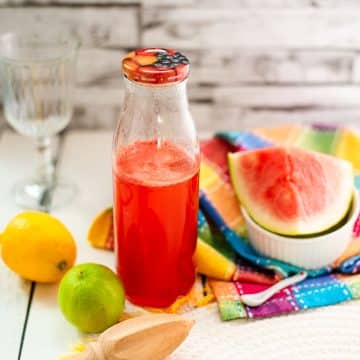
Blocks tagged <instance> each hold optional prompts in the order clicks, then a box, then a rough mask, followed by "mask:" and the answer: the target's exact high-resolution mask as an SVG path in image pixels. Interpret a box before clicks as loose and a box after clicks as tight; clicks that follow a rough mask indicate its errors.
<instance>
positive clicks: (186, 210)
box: [114, 141, 199, 307]
mask: <svg viewBox="0 0 360 360" xmlns="http://www.w3.org/2000/svg"><path fill="white" fill-rule="evenodd" d="M121 174H126V175H121ZM198 182H199V171H198V164H197V162H195V161H194V160H192V159H191V158H190V157H189V156H187V154H186V153H185V152H184V151H182V150H181V149H179V148H177V147H176V146H175V145H173V144H171V143H170V142H167V143H165V144H162V146H161V147H160V148H157V144H156V142H153V141H149V142H138V143H135V144H133V145H130V146H129V147H127V148H125V149H123V151H122V152H121V154H120V155H119V156H118V158H117V159H116V162H115V164H114V192H115V193H114V198H115V226H116V227H115V232H116V235H117V239H118V241H117V242H116V246H117V264H118V272H119V274H121V278H122V281H123V283H124V286H125V289H126V293H127V296H128V298H129V300H130V301H132V302H133V303H135V304H141V305H145V306H146V305H147V306H154V307H166V306H169V305H170V304H171V303H173V302H174V301H175V300H176V298H177V297H178V296H180V295H185V294H186V293H187V292H188V291H189V289H190V288H191V286H192V284H193V282H194V279H195V269H194V264H193V254H194V251H195V246H196V239H197V210H198Z"/></svg>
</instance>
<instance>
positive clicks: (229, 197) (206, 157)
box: [90, 125, 360, 320]
mask: <svg viewBox="0 0 360 360" xmlns="http://www.w3.org/2000/svg"><path fill="white" fill-rule="evenodd" d="M275 144H277V145H278V144H282V145H295V146H300V147H304V148H307V149H312V150H315V151H320V152H324V153H327V154H331V155H334V156H338V157H341V158H343V159H346V160H349V161H350V162H352V164H353V166H354V169H355V174H356V177H355V184H356V186H357V187H358V189H359V190H360V135H359V134H358V133H357V132H356V131H355V130H352V129H347V128H337V127H330V126H323V125H312V126H300V125H285V126H278V127H272V128H261V129H254V130H253V131H241V132H222V133H218V134H217V135H216V136H215V137H214V138H212V139H210V140H208V141H204V142H203V143H202V146H201V148H202V163H201V170H200V189H201V193H200V211H199V216H198V242H197V248H196V253H195V262H196V265H197V269H198V272H199V273H200V274H203V275H205V276H206V277H207V280H205V277H204V276H202V277H199V278H198V281H197V283H196V284H195V286H194V289H193V291H192V292H191V293H190V296H189V299H190V303H191V306H188V304H186V299H185V300H184V299H183V300H181V301H180V302H179V304H180V306H174V307H172V309H175V310H176V309H180V311H181V309H184V308H185V309H189V308H192V307H194V306H198V305H199V304H206V303H207V300H208V299H211V298H212V296H211V295H212V294H209V291H211V290H210V288H211V289H212V291H213V295H215V298H216V301H217V303H218V306H219V311H220V316H221V318H222V319H223V320H231V319H236V318H261V317H266V316H273V315H279V314H283V313H290V312H295V311H299V310H302V309H307V308H313V307H320V306H325V305H331V304H336V303H339V302H343V301H347V300H350V299H355V298H360V220H358V222H357V224H356V226H355V228H354V238H353V240H352V242H351V243H350V245H349V247H348V248H347V250H346V251H345V253H344V254H343V255H342V256H341V257H340V258H339V259H338V260H337V261H336V262H335V263H334V264H333V265H332V266H331V267H327V268H324V269H318V270H314V271H310V272H309V275H310V277H309V278H308V279H306V280H305V281H303V282H302V283H300V284H297V285H294V286H290V287H288V288H286V289H284V290H282V291H281V292H279V293H278V294H276V295H275V296H273V297H272V298H271V299H270V300H268V301H267V302H266V303H265V304H263V305H261V306H259V307H252V308H249V307H247V306H245V305H244V304H242V303H241V301H240V296H241V295H242V294H248V293H254V292H258V291H261V290H264V289H266V288H267V287H269V286H271V285H272V284H274V283H275V282H277V281H279V280H280V279H281V278H283V277H287V276H289V275H292V274H294V273H297V272H299V271H301V270H302V269H299V268H298V267H296V266H293V265H290V264H286V263H283V262H280V261H277V260H274V259H268V258H265V257H263V256H260V255H259V254H257V253H256V252H255V251H254V250H253V249H252V247H251V246H250V245H249V243H248V241H247V239H246V236H245V224H244V219H243V217H242V214H241V212H240V207H239V203H238V200H237V198H236V196H235V193H234V191H233V188H232V186H231V182H230V178H229V172H228V165H227V154H228V152H235V151H246V150H250V149H256V148H261V147H266V146H272V145H275ZM108 223H109V221H107V224H108ZM107 227H108V225H107ZM109 233H110V234H111V233H112V232H111V229H110V230H109ZM98 239H100V237H98ZM90 242H92V244H93V245H94V246H97V247H101V248H107V249H112V247H113V242H112V236H104V237H102V238H101V239H100V241H96V239H94V241H90ZM357 273H359V275H357ZM199 284H200V285H199ZM201 284H205V285H204V286H201ZM208 285H210V288H209V287H208ZM201 292H204V294H205V296H204V297H203V296H199V293H201ZM191 299H196V301H195V300H193V301H191ZM199 299H200V300H199ZM206 299H207V300H206ZM184 304H185V305H184Z"/></svg>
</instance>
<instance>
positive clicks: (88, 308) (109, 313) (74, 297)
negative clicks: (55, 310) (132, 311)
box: [58, 263, 125, 333]
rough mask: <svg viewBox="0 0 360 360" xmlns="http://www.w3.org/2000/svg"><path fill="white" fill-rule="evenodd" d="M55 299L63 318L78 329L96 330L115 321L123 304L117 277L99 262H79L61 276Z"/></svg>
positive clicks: (121, 290) (101, 329)
mask: <svg viewBox="0 0 360 360" xmlns="http://www.w3.org/2000/svg"><path fill="white" fill-rule="evenodd" d="M58 303H59V306H60V309H61V311H62V312H63V314H64V316H65V318H66V319H67V320H68V321H69V322H70V323H71V324H73V325H74V326H75V327H76V328H78V329H79V330H81V331H83V332H86V333H98V332H102V331H104V330H106V329H107V328H109V327H110V326H112V325H114V324H116V323H117V322H118V321H119V320H120V317H121V315H122V313H123V310H124V306H125V292H124V288H123V285H122V283H121V281H120V279H119V278H118V277H117V276H116V275H115V274H114V272H113V271H112V270H110V269H109V268H108V267H106V266H104V265H100V264H94V263H86V264H80V265H77V266H75V267H73V268H72V269H70V270H69V271H68V272H67V273H66V275H65V276H64V277H63V279H62V280H61V283H60V286H59V292H58Z"/></svg>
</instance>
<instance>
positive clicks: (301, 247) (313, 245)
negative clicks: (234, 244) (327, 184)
mask: <svg viewBox="0 0 360 360" xmlns="http://www.w3.org/2000/svg"><path fill="white" fill-rule="evenodd" d="M241 210H242V213H243V215H244V218H245V222H246V228H247V234H248V238H249V241H250V243H251V244H252V246H253V247H254V248H255V249H256V250H257V251H258V252H259V253H260V254H262V255H265V256H268V257H271V258H274V259H278V260H282V261H285V262H287V263H290V264H293V265H297V266H299V267H301V268H304V269H318V268H321V267H324V266H328V265H330V264H332V263H333V262H334V261H335V260H336V259H337V258H338V257H339V256H340V255H341V254H342V253H343V252H344V250H345V249H346V247H347V245H348V244H349V242H350V240H351V238H352V233H353V227H354V224H355V221H356V219H357V217H358V214H359V194H358V192H357V191H356V190H354V196H353V202H352V209H351V212H350V214H349V217H348V219H347V221H346V223H345V224H344V225H342V226H341V227H339V228H338V229H336V230H335V231H332V232H329V233H326V234H323V235H319V236H314V237H306V238H294V237H287V236H282V235H278V234H275V233H272V232H270V231H268V230H265V229H264V228H262V227H261V226H260V225H258V224H257V223H256V222H255V221H254V220H253V219H252V218H251V217H250V215H249V214H248V213H247V211H246V210H245V209H244V208H243V207H242V208H241Z"/></svg>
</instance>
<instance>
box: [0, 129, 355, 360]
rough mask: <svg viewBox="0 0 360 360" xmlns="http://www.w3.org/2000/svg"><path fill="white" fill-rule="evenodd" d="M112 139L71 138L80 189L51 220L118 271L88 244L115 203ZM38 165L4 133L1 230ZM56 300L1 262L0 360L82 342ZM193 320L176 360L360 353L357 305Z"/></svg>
mask: <svg viewBox="0 0 360 360" xmlns="http://www.w3.org/2000/svg"><path fill="white" fill-rule="evenodd" d="M111 137H112V135H111V133H110V132H101V131H97V132H70V133H69V134H68V135H67V136H66V138H65V140H64V142H63V147H62V150H61V151H62V156H61V161H60V163H59V164H58V166H59V173H60V175H61V176H63V177H66V178H68V179H70V180H73V181H74V182H76V184H77V185H78V187H79V192H78V195H77V197H76V199H75V200H74V201H73V202H72V203H71V204H70V205H68V206H67V207H66V208H63V209H61V210H58V211H54V212H53V214H54V215H55V216H56V217H58V218H59V219H60V220H61V221H63V222H64V223H65V224H66V225H67V226H68V228H69V229H70V230H71V232H72V233H73V235H74V237H75V238H76V240H77V245H78V259H77V262H78V263H81V262H85V261H94V262H98V263H103V264H105V265H108V266H110V267H112V268H113V265H114V256H113V254H112V253H110V252H106V251H101V250H96V249H93V248H91V247H90V246H89V245H88V243H87V241H86V232H87V229H88V226H89V224H90V221H91V220H92V218H93V217H94V215H95V214H96V213H97V212H98V211H99V210H101V209H103V208H105V207H106V206H108V205H109V204H110V203H111V193H112V188H111V166H110V156H111ZM34 163H35V154H34V149H33V146H32V143H31V141H30V140H28V139H25V138H23V137H21V136H19V135H15V134H12V133H7V132H5V133H4V134H3V136H2V137H1V138H0V188H1V191H0V228H1V229H2V228H3V227H4V225H5V224H6V223H7V222H8V221H9V220H10V219H11V217H12V216H13V215H15V214H16V213H17V212H18V211H19V209H18V208H17V207H16V206H15V204H14V201H13V198H12V196H11V193H10V190H11V186H12V185H13V183H14V182H15V181H17V180H19V179H21V178H23V177H25V176H26V175H28V174H30V173H31V171H33V168H34ZM56 294H57V285H39V284H37V285H35V286H33V288H32V287H31V284H30V283H28V282H26V281H23V280H21V279H20V278H19V277H18V276H17V275H15V274H13V273H12V272H10V271H9V270H8V269H7V268H6V267H5V265H4V264H3V263H2V262H1V261H0V359H1V360H15V359H21V360H53V359H54V360H55V359H58V357H59V356H60V355H61V354H64V353H66V352H68V351H69V350H70V349H71V348H72V346H73V345H74V344H76V343H77V342H79V341H80V339H81V334H80V333H78V332H77V330H76V329H75V328H74V327H72V326H71V325H70V324H69V323H68V322H67V321H66V320H65V319H64V318H63V316H62V314H61V312H60V310H59V308H58V306H57V303H56ZM187 316H191V317H193V318H195V319H196V325H195V327H194V329H193V331H192V333H191V335H190V337H189V338H188V339H187V340H186V342H185V343H184V344H183V345H182V346H181V347H180V348H179V349H178V351H177V352H176V353H175V354H174V355H173V356H172V357H171V359H172V360H190V359H206V360H212V359H214V360H218V359H219V360H220V359H224V360H225V359H231V360H232V359H254V358H256V359H287V358H290V357H292V358H293V359H297V358H298V359H358V358H359V354H360V335H359V329H360V302H356V301H353V302H350V303H347V304H343V305H338V306H333V307H328V308H323V309H317V310H314V311H308V312H305V313H302V314H297V315H290V316H282V317H278V318H273V319H266V320H258V321H244V320H239V321H231V322H226V323H224V322H221V321H220V320H219V317H218V314H217V309H216V305H211V306H209V307H206V308H202V309H198V310H196V311H194V312H192V313H189V314H188V315H187ZM139 360H147V359H139ZM149 360H151V359H149Z"/></svg>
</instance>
